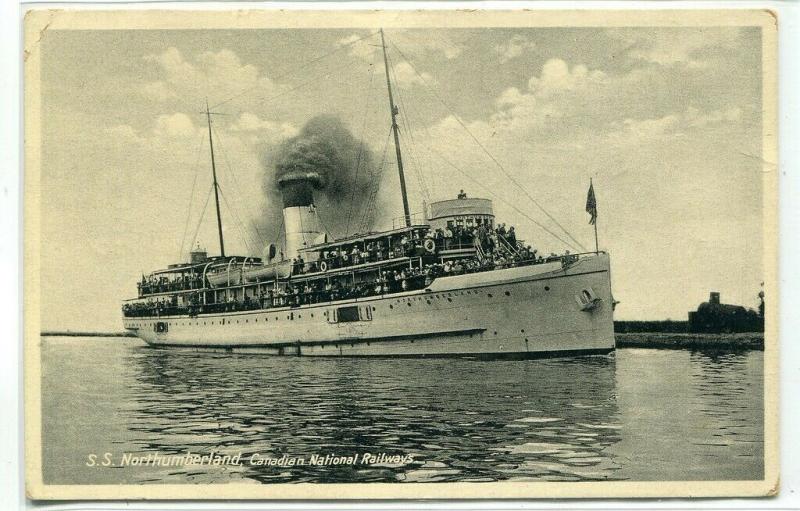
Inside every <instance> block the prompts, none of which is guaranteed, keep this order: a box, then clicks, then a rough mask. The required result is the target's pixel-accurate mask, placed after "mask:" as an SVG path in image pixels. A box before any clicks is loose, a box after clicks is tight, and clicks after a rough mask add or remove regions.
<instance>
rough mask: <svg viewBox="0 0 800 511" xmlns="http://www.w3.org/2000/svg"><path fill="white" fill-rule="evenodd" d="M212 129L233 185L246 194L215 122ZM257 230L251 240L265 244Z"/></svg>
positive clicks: (240, 192)
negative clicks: (215, 126) (255, 236)
mask: <svg viewBox="0 0 800 511" xmlns="http://www.w3.org/2000/svg"><path fill="white" fill-rule="evenodd" d="M211 129H212V130H213V131H214V134H215V135H216V136H217V145H218V146H219V152H220V153H222V161H224V162H225V166H226V167H227V168H228V172H229V173H230V175H231V177H232V181H233V185H234V186H235V187H236V191H237V192H238V193H239V194H240V195H244V194H242V190H243V188H242V185H241V184H239V179H238V178H237V177H236V173H235V172H234V171H233V167H232V166H231V164H230V161H229V160H228V154H227V151H225V147H224V145H223V143H222V137H221V136H220V135H219V132H218V131H217V129H216V128H214V125H213V124H212V126H211ZM236 216H237V217H238V218H241V217H240V216H239V214H238V212H237V214H236ZM245 230H246V231H248V232H250V231H249V230H247V229H246V228H245ZM256 232H257V233H258V238H257V239H256V238H254V237H253V236H252V233H251V235H250V241H252V242H254V243H256V244H260V245H263V244H264V239H263V238H261V233H259V232H258V229H256ZM245 244H246V242H245Z"/></svg>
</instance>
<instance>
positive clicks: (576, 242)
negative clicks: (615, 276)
mask: <svg viewBox="0 0 800 511" xmlns="http://www.w3.org/2000/svg"><path fill="white" fill-rule="evenodd" d="M391 44H392V46H393V47H394V49H395V50H397V52H398V53H399V54H400V55H401V56H402V57H403V59H404V60H405V61H406V62H407V63H408V65H409V66H411V69H413V70H414V73H415V74H416V75H417V77H419V79H420V80H422V82H423V83H424V84H425V85H426V86H427V87H428V89H430V90H431V92H433V95H434V96H435V97H436V99H437V100H438V101H439V102H440V103H441V104H442V105H444V106H445V108H447V110H448V111H449V112H450V114H451V115H452V116H453V118H454V119H455V120H456V122H458V124H459V125H460V126H461V127H462V128H463V129H464V131H466V132H467V134H468V135H469V136H470V138H472V140H473V141H474V142H475V143H476V144H477V145H478V147H480V148H481V150H482V151H483V152H484V153H485V154H486V155H487V156H488V157H489V158H490V159H491V160H492V161H493V162H494V164H495V165H497V168H499V169H500V170H501V171H502V172H503V174H504V175H505V176H506V177H507V178H508V179H509V180H510V181H511V182H512V183H513V184H514V185H516V187H517V188H519V190H520V191H521V192H522V193H524V194H525V196H526V197H528V199H529V200H530V201H531V202H532V203H533V204H535V205H536V206H537V207H538V208H539V209H540V210H541V211H542V213H544V214H545V215H546V216H547V217H548V218H549V219H550V220H551V221H552V222H553V223H554V224H556V225H557V226H558V227H559V228H560V229H561V230H562V231H564V233H565V234H566V235H567V236H568V237H569V238H570V239H571V240H572V241H573V242H574V243H575V244H576V245H578V246H579V247H581V249H582V250H583V251H585V250H586V248H585V247H584V246H583V245H582V244H581V243H580V242H579V241H578V240H576V239H575V237H573V236H572V234H570V232H569V231H568V230H567V229H565V228H564V226H562V225H561V224H560V223H559V222H558V220H556V219H555V218H554V217H553V215H551V214H550V213H549V212H548V211H547V210H546V209H544V207H543V206H542V205H541V204H539V202H538V201H537V200H536V199H535V198H534V197H533V196H532V195H531V194H530V193H528V191H527V190H526V189H525V188H524V187H523V186H522V185H521V184H520V183H519V182H518V181H517V180H516V179H515V178H514V176H513V175H511V174H510V173H509V172H508V171H507V170H506V169H505V167H503V165H502V164H501V163H500V162H499V161H497V159H496V158H495V157H494V156H492V154H491V153H490V152H489V150H488V149H486V147H485V146H484V145H483V144H481V142H480V140H478V138H477V137H475V135H473V134H472V132H471V131H470V130H469V128H467V125H466V124H465V123H464V122H463V121H462V120H461V117H460V116H459V115H458V114H456V112H455V111H454V110H453V108H452V107H451V106H450V105H449V104H448V103H447V102H446V101H445V100H444V99H442V97H441V96H440V95H439V94H438V93H436V91H435V90H434V89H433V87H432V86H431V85H430V84H429V83H428V81H427V80H426V79H425V77H423V76H422V74H421V73H420V72H419V71H417V68H416V67H414V64H413V63H411V61H410V60H409V59H408V57H406V56H405V54H404V53H403V52H402V51H401V50H400V48H398V47H397V45H396V44H394V43H393V42H392V43H391ZM573 248H574V247H573Z"/></svg>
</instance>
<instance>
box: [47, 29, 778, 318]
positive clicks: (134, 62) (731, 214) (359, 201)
mask: <svg viewBox="0 0 800 511" xmlns="http://www.w3.org/2000/svg"><path fill="white" fill-rule="evenodd" d="M386 40H387V46H388V55H389V59H390V67H391V69H392V78H393V83H394V87H395V93H396V98H395V99H396V101H397V103H398V106H399V107H400V109H401V116H400V119H401V123H400V128H401V147H402V149H403V157H404V164H405V165H404V166H405V168H406V181H407V185H408V189H409V200H410V203H411V210H412V211H414V212H416V211H421V210H422V204H423V201H432V200H440V199H446V198H454V197H455V195H456V194H457V193H458V191H459V190H460V189H464V190H465V192H466V193H467V194H468V195H469V196H474V197H487V198H490V199H492V200H493V202H494V208H495V214H496V216H497V219H498V221H499V222H505V223H506V224H508V225H515V226H516V228H517V231H518V233H519V237H520V238H523V239H525V240H526V241H527V242H528V243H530V244H532V245H533V246H534V247H536V248H537V249H539V251H540V252H545V253H549V252H558V253H563V251H564V250H567V249H569V250H570V251H572V252H573V253H574V252H575V251H576V250H578V249H588V250H593V248H594V231H593V229H592V226H590V225H589V224H588V215H587V214H586V212H585V210H584V207H585V202H586V192H587V189H588V185H589V180H590V178H591V179H592V181H593V183H594V188H595V193H596V196H597V203H598V215H599V217H598V236H599V245H600V249H601V250H607V251H608V252H609V253H610V254H611V260H612V284H613V293H614V297H615V298H616V299H617V300H619V301H620V304H619V305H618V307H617V309H616V313H615V317H616V319H667V318H671V319H686V313H687V311H689V310H693V309H695V308H696V307H697V305H698V304H699V303H700V302H702V301H704V300H706V299H707V297H708V293H709V291H719V292H720V293H721V294H722V301H723V302H726V303H740V304H744V305H746V306H750V307H755V306H756V305H757V303H758V300H757V298H756V295H757V293H758V291H759V290H760V287H759V286H760V283H761V282H762V281H763V260H762V236H763V226H762V221H763V219H762V183H761V179H762V171H763V170H762V164H761V153H762V148H761V137H762V125H761V103H762V98H761V53H760V52H761V50H760V49H761V36H760V29H758V28H749V27H719V28H716V27H712V28H653V27H648V28H635V27H632V28H487V29H437V30H432V29H394V30H387V31H386ZM379 42H380V40H379V37H378V35H377V34H376V33H374V32H372V31H368V30H345V29H337V30H318V29H313V30H312V29H293V30H292V29H270V30H164V31H150V30H116V31H115V30H104V31H78V30H71V31H59V30H49V31H48V32H47V33H46V34H45V35H44V37H43V39H42V41H41V43H42V75H41V76H42V120H41V122H42V140H43V142H42V144H43V148H42V173H41V175H42V183H41V184H42V217H41V230H42V235H43V236H42V239H43V247H42V254H41V257H42V260H41V267H42V295H41V297H42V326H43V328H44V329H73V330H119V329H120V328H121V318H120V303H121V300H123V299H126V298H131V297H134V296H135V293H136V282H137V281H138V280H139V279H140V278H141V275H142V274H143V273H148V272H150V271H153V270H156V269H159V268H162V267H165V266H166V265H167V264H172V263H176V262H179V261H183V260H185V259H186V258H187V257H188V255H187V252H188V249H189V248H190V247H191V246H193V245H195V244H196V243H200V244H201V245H202V246H204V247H206V248H207V249H208V250H209V252H210V253H211V254H216V253H218V251H219V247H218V241H217V234H216V221H215V218H214V213H213V198H211V199H210V200H209V197H210V195H209V192H210V190H211V182H212V181H211V166H210V158H209V147H208V132H207V129H208V128H207V125H206V121H205V115H204V113H203V111H204V109H205V105H206V101H207V102H208V104H209V105H210V106H211V109H212V111H214V112H218V113H219V114H220V115H215V116H213V127H214V149H215V155H216V161H217V171H218V173H219V176H218V177H219V181H220V187H221V190H222V193H223V197H222V198H221V202H222V204H221V209H222V220H223V225H224V234H225V244H226V253H227V254H247V255H260V254H261V252H262V250H263V248H264V245H265V244H266V243H269V242H270V241H277V233H278V231H279V229H280V227H281V225H280V222H281V220H280V217H279V215H277V213H276V212H277V211H279V210H278V209H277V208H278V205H277V204H276V203H275V197H274V196H273V195H271V194H269V193H265V186H264V183H265V180H267V179H268V177H267V176H268V175H269V171H268V169H266V168H265V167H266V166H267V165H268V163H266V162H269V161H270V160H269V157H270V155H271V154H272V152H273V151H274V150H275V149H276V148H277V147H278V146H279V145H280V144H281V142H283V141H285V140H286V139H287V138H291V137H293V136H295V135H297V134H298V133H299V132H300V131H301V129H302V128H303V126H304V125H305V123H306V122H307V121H309V120H310V119H312V118H314V117H317V116H320V115H328V116H335V117H338V118H339V119H340V120H341V122H342V123H343V124H344V126H345V127H347V128H348V129H349V130H350V131H351V133H352V134H353V136H355V137H356V138H358V139H360V140H363V141H364V148H365V150H370V151H371V152H372V154H373V156H374V161H375V162H376V164H375V166H374V168H371V169H364V170H363V172H369V173H370V175H371V176H373V177H372V178H373V179H374V180H375V184H376V186H377V190H378V191H377V197H376V198H375V204H376V207H378V209H379V210H380V211H379V212H378V220H377V221H376V222H375V223H374V224H372V225H361V224H359V223H358V222H354V227H353V228H351V232H352V230H354V229H373V230H374V229H379V228H385V227H390V226H391V225H392V219H393V218H397V217H399V216H400V215H401V214H402V206H401V199H400V194H399V184H398V177H397V171H396V165H395V158H394V151H393V148H392V146H391V145H389V146H388V147H387V145H386V144H387V140H388V135H389V126H390V124H389V111H388V106H387V104H388V99H387V94H386V84H385V76H384V74H383V73H384V67H383V62H382V57H381V53H380V49H379V47H378V46H377V45H378V44H379ZM384 154H385V155H386V156H385V157H384ZM380 162H383V165H380ZM368 201H369V197H364V196H360V197H343V198H342V200H341V203H339V204H335V203H334V204H326V207H328V208H331V207H341V208H349V207H351V202H352V203H354V204H355V208H364V207H365V204H366V202H368ZM323 209H324V208H322V207H321V208H320V215H321V217H322V219H323V222H324V220H325V214H326V213H325V211H324V210H323ZM356 216H359V215H356ZM567 233H569V234H567ZM333 234H334V235H341V234H344V233H343V232H335V233H333ZM570 245H571V247H570Z"/></svg>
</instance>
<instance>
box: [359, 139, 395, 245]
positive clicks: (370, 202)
mask: <svg viewBox="0 0 800 511" xmlns="http://www.w3.org/2000/svg"><path fill="white" fill-rule="evenodd" d="M391 136H392V127H391V126H389V132H388V133H387V134H386V141H385V142H384V143H383V156H382V157H381V164H380V166H378V167H377V168H376V169H373V170H372V172H371V182H370V194H369V196H368V198H367V203H366V206H365V208H364V214H363V216H362V217H361V225H360V228H359V230H360V231H366V230H367V228H368V227H369V225H368V224H369V219H370V218H371V217H372V215H373V214H374V213H375V211H374V210H375V199H376V198H377V195H378V189H379V188H380V183H381V177H382V176H383V171H384V170H385V166H386V155H387V153H388V151H389V139H390V138H391Z"/></svg>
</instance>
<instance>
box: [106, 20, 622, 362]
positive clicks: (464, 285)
mask: <svg viewBox="0 0 800 511" xmlns="http://www.w3.org/2000/svg"><path fill="white" fill-rule="evenodd" d="M380 34H381V46H382V48H383V56H384V64H385V66H384V67H385V70H386V85H387V89H388V99H389V111H390V113H391V123H392V130H393V133H394V146H395V151H396V156H397V168H398V171H399V184H400V191H401V195H402V199H403V208H404V211H403V213H404V214H403V216H402V219H401V221H400V222H399V225H395V226H393V227H392V228H391V229H389V230H385V231H381V232H369V233H366V234H359V235H354V236H349V237H345V238H342V239H329V236H328V234H327V233H326V232H325V231H324V229H323V228H322V224H321V222H320V219H319V217H318V215H317V208H316V206H315V202H314V190H315V189H316V188H317V187H318V186H319V185H320V180H321V179H322V178H321V176H320V175H319V173H318V172H317V171H316V170H315V169H314V168H313V167H311V166H304V167H298V168H290V169H286V170H285V171H284V172H282V173H281V174H280V176H279V177H278V188H279V190H280V193H281V197H282V201H283V230H284V232H283V235H284V240H285V246H284V247H283V250H279V249H278V248H277V247H276V246H275V245H269V246H268V247H267V248H266V250H265V252H264V254H263V257H250V256H231V255H225V248H224V239H223V235H222V232H223V231H222V219H221V216H220V211H219V197H218V183H217V174H216V165H215V160H214V146H213V138H212V130H211V122H212V120H211V112H210V111H209V110H208V109H207V110H206V118H207V121H208V137H209V146H210V149H211V169H212V177H213V186H214V192H215V194H214V195H215V201H216V206H217V208H216V209H217V227H218V232H219V246H220V255H218V256H210V255H209V254H208V252H207V251H206V250H204V249H201V248H200V247H199V245H198V247H197V248H195V249H194V250H193V251H192V252H191V253H190V260H189V261H188V262H182V263H177V264H173V265H170V266H168V267H167V268H165V269H162V270H158V271H154V272H152V273H151V274H150V275H148V276H143V277H142V280H141V281H140V282H139V283H138V293H137V296H136V297H135V298H132V299H129V300H126V301H124V302H123V306H122V312H123V324H124V327H125V328H126V329H127V330H129V331H131V332H133V333H135V334H136V335H137V336H138V337H139V338H141V339H142V340H144V341H145V342H146V343H148V344H149V345H152V346H155V347H181V348H189V349H201V350H222V351H226V352H246V353H247V352H257V353H266V354H274V355H285V356H322V357H347V356H384V357H386V356H399V357H426V356H431V357H436V356H456V357H480V358H484V357H485V358H496V357H501V358H504V357H509V358H532V357H543V356H571V355H582V354H599V353H607V352H610V351H612V350H613V349H614V332H613V305H614V301H613V298H612V294H611V282H610V261H609V256H608V254H607V253H605V252H602V251H599V250H595V252H589V253H577V254H569V253H566V254H564V255H560V256H556V255H551V256H550V257H542V256H537V254H536V253H535V252H532V251H531V250H530V249H529V248H528V247H526V246H525V245H524V244H523V243H521V242H519V241H518V240H515V239H514V238H513V237H512V236H506V235H505V234H504V233H503V232H502V231H500V230H498V227H499V226H500V224H499V223H497V222H496V220H495V215H494V210H493V204H492V201H491V200H489V199H483V198H472V197H467V196H466V194H464V193H463V192H462V193H461V194H459V195H458V197H457V198H447V199H444V200H439V201H435V202H431V203H429V204H426V205H424V211H423V212H422V215H421V217H420V216H417V215H411V214H410V210H409V205H408V198H407V196H406V187H405V180H404V179H405V178H404V174H403V165H402V155H401V152H400V143H399V137H398V125H397V116H398V113H399V110H398V108H397V107H396V106H395V103H394V99H393V93H392V81H391V79H390V72H389V64H388V61H387V57H386V46H385V43H384V40H383V32H382V31H381V32H380ZM453 233H458V235H456V236H453V235H452V234H453Z"/></svg>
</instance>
